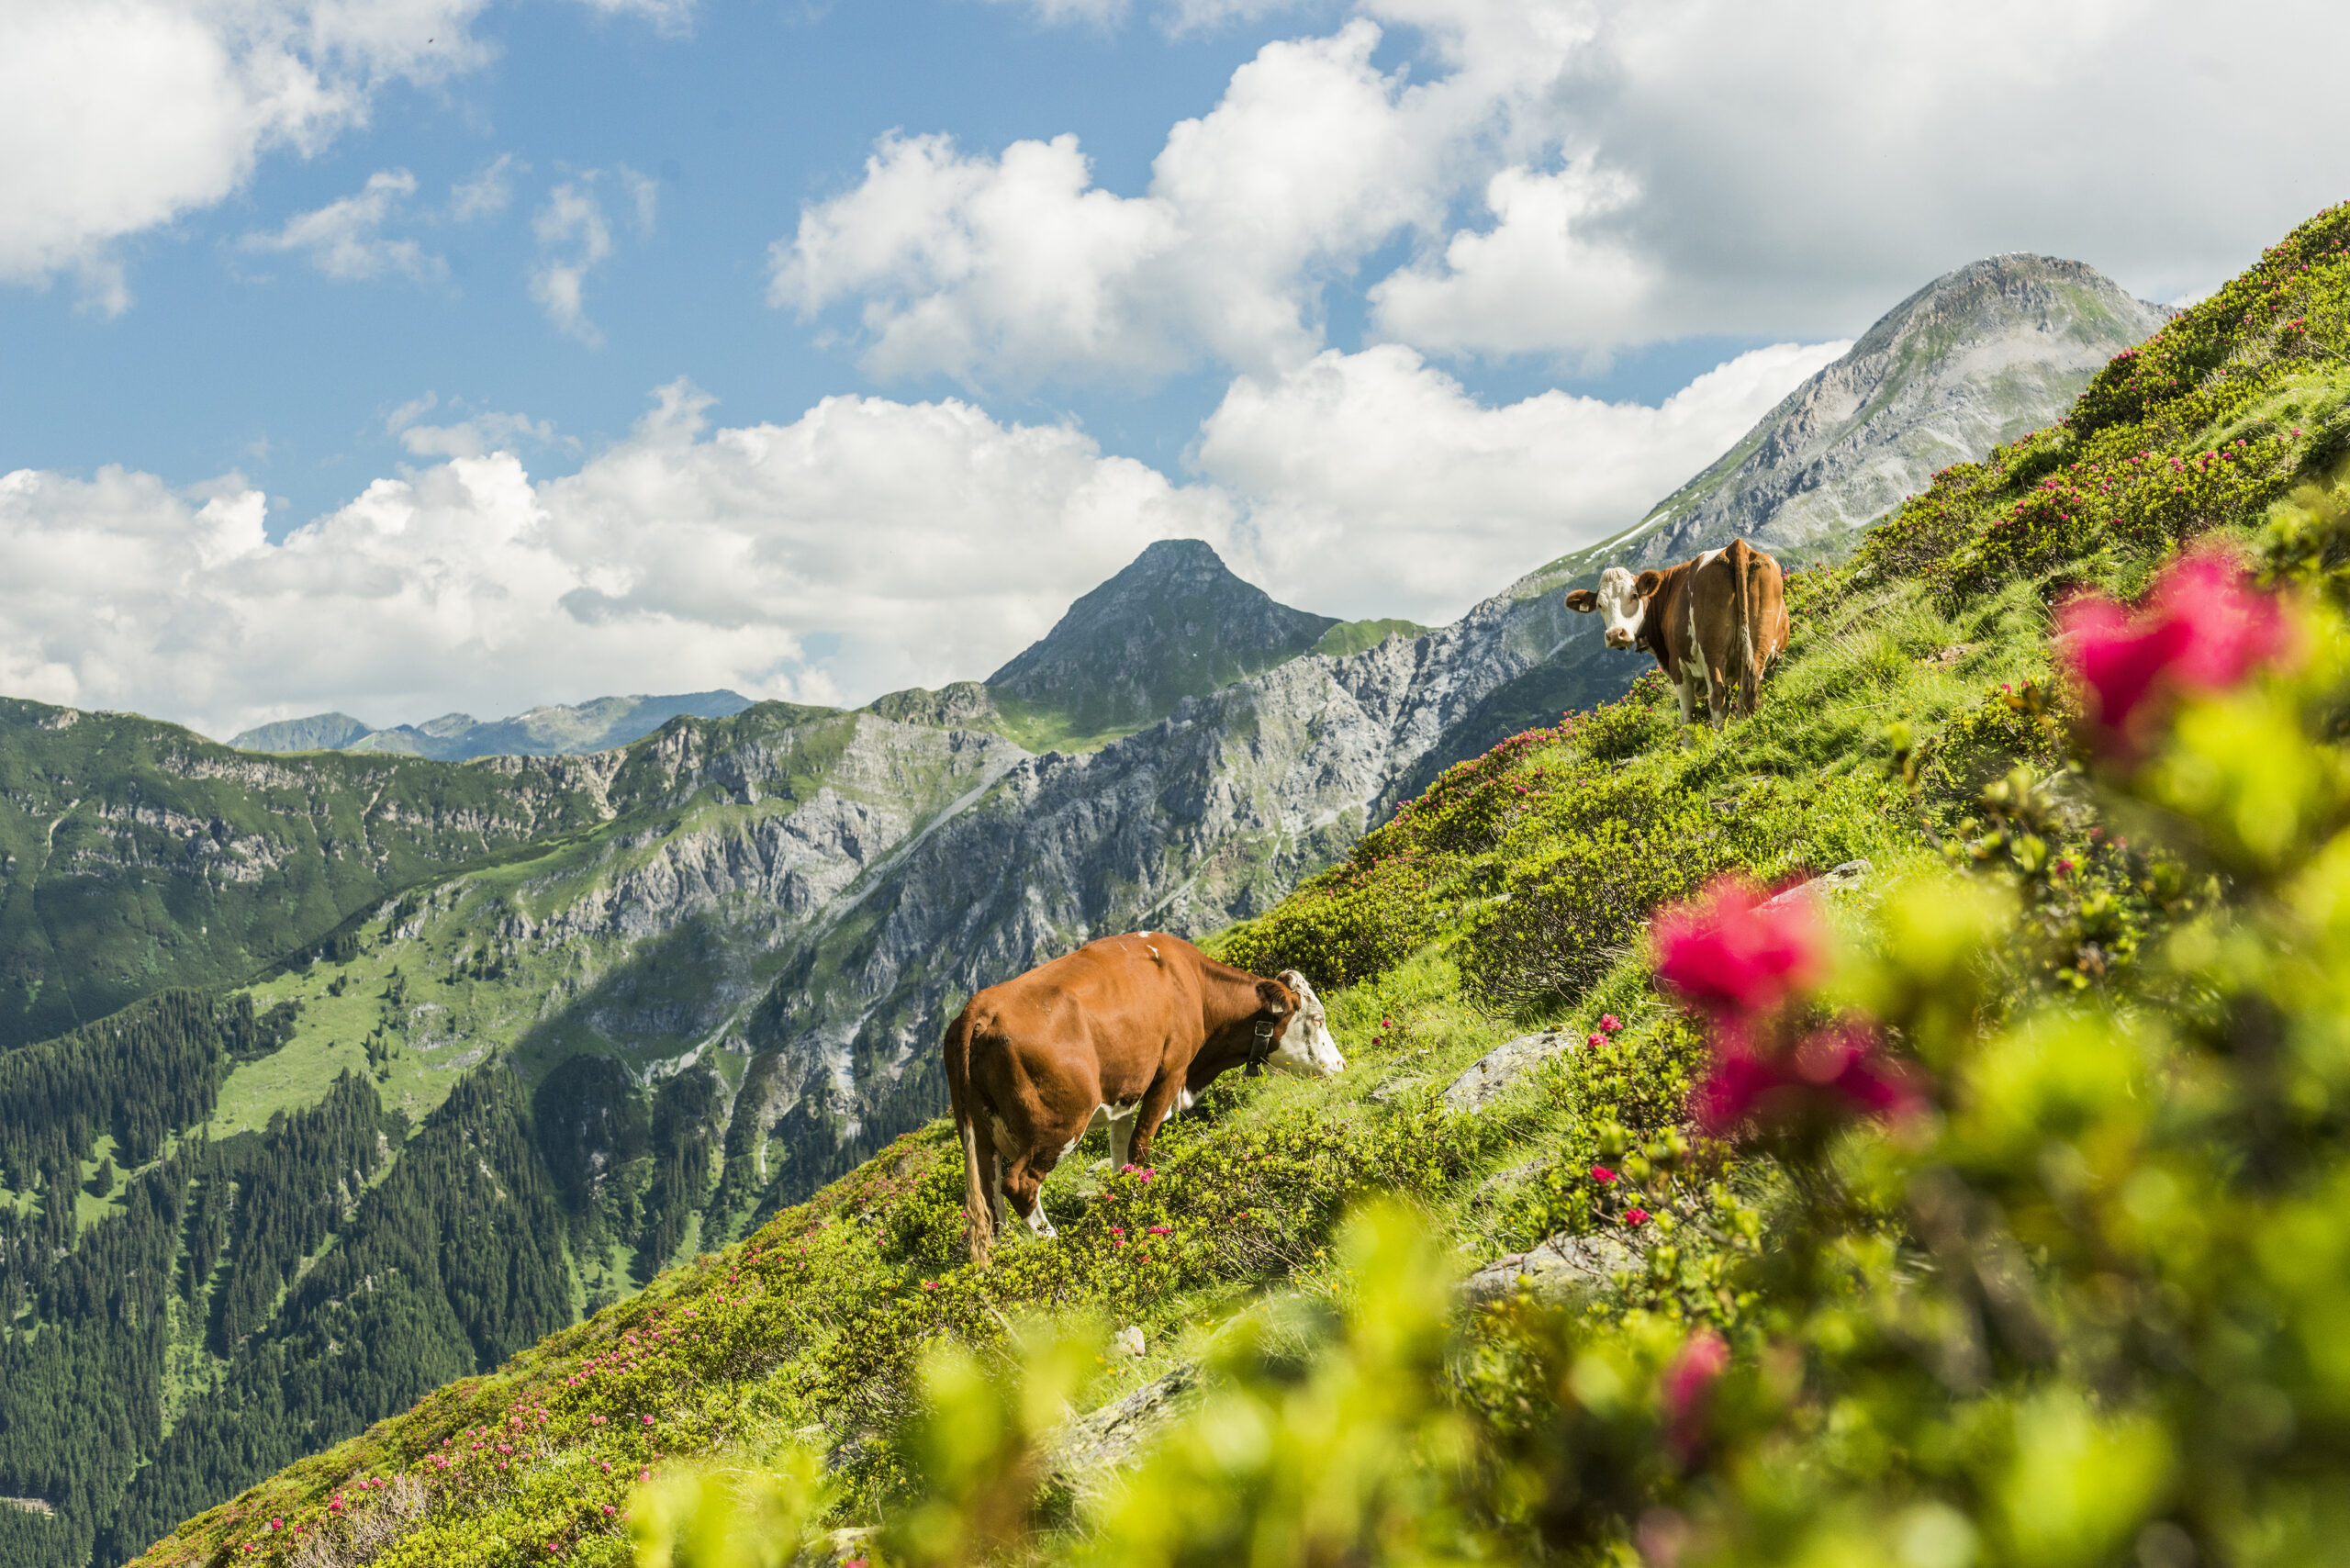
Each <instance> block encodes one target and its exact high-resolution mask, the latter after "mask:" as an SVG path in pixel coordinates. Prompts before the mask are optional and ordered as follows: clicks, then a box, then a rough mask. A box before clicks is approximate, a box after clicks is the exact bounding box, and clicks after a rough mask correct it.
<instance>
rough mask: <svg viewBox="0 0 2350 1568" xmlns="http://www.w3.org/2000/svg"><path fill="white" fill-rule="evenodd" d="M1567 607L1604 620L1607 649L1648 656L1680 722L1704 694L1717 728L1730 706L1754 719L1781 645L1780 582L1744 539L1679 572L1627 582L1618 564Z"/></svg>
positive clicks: (1785, 630)
mask: <svg viewBox="0 0 2350 1568" xmlns="http://www.w3.org/2000/svg"><path fill="white" fill-rule="evenodd" d="M1567 608H1568V609H1570V610H1575V611H1578V612H1579V613H1583V614H1588V613H1590V612H1591V611H1593V610H1599V611H1601V612H1603V613H1604V614H1605V615H1606V640H1607V645H1608V646H1609V647H1611V648H1646V649H1647V650H1648V651H1649V652H1650V653H1651V654H1654V655H1656V662H1657V664H1658V666H1660V667H1661V668H1662V669H1663V671H1664V678H1665V679H1666V680H1667V681H1668V682H1670V683H1671V684H1672V687H1673V694H1674V695H1675V696H1676V697H1678V698H1680V700H1681V722H1683V723H1684V724H1685V723H1690V722H1694V720H1695V711H1696V705H1697V699H1698V696H1699V694H1700V692H1701V691H1702V692H1703V694H1704V697H1705V699H1706V705H1707V709H1708V710H1709V711H1710V712H1711V714H1712V717H1713V722H1714V727H1715V728H1717V729H1719V728H1720V727H1721V726H1722V724H1723V723H1724V722H1727V720H1728V719H1729V708H1730V703H1731V701H1732V700H1733V693H1735V700H1736V702H1737V704H1738V710H1739V711H1740V713H1742V714H1744V715H1746V716H1747V717H1749V718H1751V717H1753V714H1754V709H1755V705H1756V704H1757V703H1758V702H1759V701H1760V700H1761V697H1762V672H1763V671H1765V670H1767V669H1769V668H1770V667H1771V661H1772V660H1774V659H1775V658H1777V657H1778V656H1779V655H1780V654H1781V653H1782V652H1784V651H1785V648H1786V645H1787V638H1788V635H1789V633H1790V632H1791V631H1792V627H1791V625H1790V623H1789V622H1788V620H1787V596H1786V584H1785V578H1783V577H1781V575H1780V572H1779V563H1778V562H1776V561H1774V560H1773V559H1772V558H1771V557H1770V556H1769V555H1766V554H1763V553H1762V551H1760V550H1757V549H1756V548H1754V546H1752V545H1751V544H1749V543H1747V542H1746V541H1745V540H1743V539H1733V540H1731V541H1730V542H1729V544H1728V545H1726V546H1724V547H1723V548H1721V549H1719V550H1708V551H1707V552H1706V553H1705V554H1702V555H1699V556H1697V557H1695V559H1692V560H1687V561H1684V562H1682V563H1681V564H1680V565H1679V566H1668V567H1666V568H1664V569H1663V570H1662V571H1646V572H1642V573H1641V574H1640V575H1639V577H1634V576H1633V575H1632V574H1631V573H1630V572H1629V571H1628V570H1626V569H1625V568H1624V567H1622V566H1610V567H1608V568H1607V569H1606V571H1604V572H1602V573H1600V574H1599V587H1598V588H1596V589H1592V588H1577V589H1575V590H1574V591H1573V592H1572V593H1570V594H1569V595H1567Z"/></svg>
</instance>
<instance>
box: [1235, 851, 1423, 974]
mask: <svg viewBox="0 0 2350 1568" xmlns="http://www.w3.org/2000/svg"><path fill="white" fill-rule="evenodd" d="M1433 874H1434V868H1433V866H1432V865H1431V864H1430V862H1429V861H1428V860H1427V859H1426V858H1424V857H1420V856H1418V855H1416V854H1412V853H1408V852H1407V853H1405V854H1403V855H1399V856H1397V857H1394V858H1393V859H1389V860H1377V861H1372V862H1370V863H1369V864H1367V865H1356V864H1352V863H1349V864H1348V865H1345V866H1342V867H1340V868H1338V869H1337V871H1336V872H1334V873H1326V874H1325V875H1324V876H1321V877H1316V878H1315V879H1312V880H1311V881H1309V882H1307V883H1306V884H1304V886H1303V887H1301V888H1299V889H1298V890H1297V891H1296V892H1295V893H1294V894H1292V896H1291V897H1290V898H1288V899H1287V900H1285V901H1283V902H1282V903H1281V906H1280V907H1279V908H1277V909H1275V910H1273V911H1272V912H1271V913H1268V914H1265V915H1262V916H1259V918H1258V919H1256V920H1252V921H1249V922H1247V923H1246V924H1241V925H1238V926H1236V927H1234V928H1233V929H1232V930H1231V931H1230V932H1228V933H1226V934H1225V936H1224V938H1223V940H1222V941H1221V942H1220V943H1219V944H1217V947H1216V951H1217V954H1218V956H1219V957H1221V958H1224V960H1225V962H1226V963H1232V964H1237V965H1239V966H1240V967H1241V968H1242V969H1253V970H1255V971H1256V972H1257V973H1259V974H1260V975H1270V974H1278V973H1280V972H1281V970H1283V969H1295V970H1297V971H1298V972H1299V973H1300V974H1302V975H1304V977H1305V978H1306V979H1307V980H1310V981H1311V982H1313V984H1314V985H1315V988H1316V989H1320V990H1332V989H1336V988H1337V987H1339V986H1344V985H1352V984H1354V983H1356V982H1357V981H1360V980H1369V979H1371V977H1372V976H1374V975H1378V974H1382V973H1384V972H1385V971H1386V970H1388V969H1393V968H1394V967H1395V966H1396V965H1397V964H1400V963H1402V962H1403V961H1404V959H1405V958H1409V957H1411V955H1412V954H1413V953H1414V952H1416V951H1417V950H1418V949H1419V948H1420V947H1421V946H1424V945H1425V944H1426V943H1427V942H1428V941H1429V940H1430V939H1432V938H1433V937H1434V936H1435V935H1436V932H1437V910H1436V902H1435V900H1434V899H1433V898H1432V897H1431V896H1430V891H1429V887H1430V879H1431V877H1432V875H1433Z"/></svg>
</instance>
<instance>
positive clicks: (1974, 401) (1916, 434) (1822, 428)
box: [1612, 252, 2168, 565]
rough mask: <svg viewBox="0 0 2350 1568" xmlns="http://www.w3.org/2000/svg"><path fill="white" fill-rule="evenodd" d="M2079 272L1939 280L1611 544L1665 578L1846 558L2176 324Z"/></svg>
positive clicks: (1968, 270) (1990, 263)
mask: <svg viewBox="0 0 2350 1568" xmlns="http://www.w3.org/2000/svg"><path fill="white" fill-rule="evenodd" d="M2167 314H2168V312H2166V311H2165V309H2164V308H2162V307H2161V306H2158V305H2152V304H2149V303H2147V302H2146V301H2144V300H2143V299H2137V298H2133V297H2131V295H2130V294H2129V293H2127V292H2126V291H2125V290H2123V289H2122V288H2121V286H2119V285H2117V284H2116V283H2114V282H2113V280H2112V279H2110V278H2109V277H2107V276H2105V274H2102V273H2100V272H2098V270H2097V269H2096V268H2094V267H2091V266H2088V265H2087V264H2086V263H2081V262H2073V261H2065V260H2064V259H2062V258H2059V257H2055V256H2035V255H2028V254H2023V253H2020V252H2018V253H2011V254H2008V255H1999V256H1989V257H1986V258H1985V259H1984V260H1982V261H1979V262H1972V263H1968V264H1967V265H1965V266H1963V267H1960V268H1958V269H1957V270H1956V271H1954V272H1950V273H1945V274H1943V275H1942V276H1941V277H1938V278H1936V279H1934V281H1933V282H1931V283H1930V284H1928V285H1926V286H1925V287H1923V288H1921V289H1919V290H1918V292H1917V293H1915V294H1913V295H1911V296H1910V297H1908V298H1907V299H1905V300H1903V301H1902V302H1901V303H1900V304H1898V305H1897V306H1895V307H1894V308H1892V309H1891V310H1889V311H1887V312H1886V314H1885V316H1884V317H1883V318H1882V319H1879V320H1878V321H1877V322H1876V323H1875V324H1874V326H1872V327H1870V328H1869V330H1867V331H1866V332H1864V333H1863V334H1862V335H1861V337H1860V339H1859V340H1858V341H1857V342H1854V343H1853V345H1852V349H1851V351H1850V352H1849V353H1846V354H1845V355H1844V357H1843V358H1841V359H1840V360H1838V361H1836V363H1835V364H1830V365H1829V366H1828V367H1827V368H1826V369H1824V370H1822V371H1820V372H1819V373H1818V375H1814V376H1812V377H1811V379H1809V380H1808V381H1807V382H1805V383H1804V384H1803V385H1802V386H1798V387H1797V388H1796V390H1795V391H1794V392H1792V393H1790V394H1788V396H1787V397H1786V398H1785V399H1784V400H1783V401H1782V402H1781V403H1780V404H1779V406H1778V407H1777V408H1775V409H1772V410H1771V411H1770V412H1769V413H1768V414H1766V415H1764V416H1763V418H1762V421H1761V422H1760V423H1758V424H1757V425H1756V426H1755V427H1754V428H1753V429H1752V430H1751V431H1748V432H1747V434H1746V436H1745V438H1744V439H1743V440H1741V441H1740V442H1739V443H1738V444H1737V445H1736V446H1734V447H1732V448H1731V449H1730V450H1729V452H1728V453H1726V454H1723V455H1722V457H1721V458H1720V460H1719V461H1718V462H1716V463H1715V464H1713V465H1711V466H1710V467H1708V468H1707V469H1706V470H1705V472H1703V473H1701V474H1699V475H1698V476H1696V477H1695V478H1694V479H1692V480H1690V481H1689V482H1688V483H1687V484H1686V485H1684V486H1683V487H1681V488H1680V489H1678V490H1675V491H1674V492H1673V494H1672V495H1670V496H1668V497H1666V498H1664V499H1663V500H1662V502H1660V503H1658V505H1657V506H1656V508H1655V509H1654V510H1651V512H1650V513H1649V515H1648V516H1647V517H1646V518H1644V519H1642V520H1641V521H1640V522H1639V525H1638V526H1637V527H1635V528H1634V529H1632V530H1631V531H1630V532H1628V533H1627V534H1626V535H1624V536H1623V538H1622V539H1621V540H1620V541H1619V542H1617V544H1616V547H1615V549H1614V550H1613V551H1612V554H1614V555H1615V556H1616V557H1617V558H1628V559H1633V560H1637V561H1638V562H1639V563H1640V564H1643V565H1655V564H1658V563H1661V562H1664V561H1669V560H1678V559H1680V558H1681V557H1683V556H1684V555H1687V554H1691V553H1693V552H1695V551H1698V550H1704V549H1710V548H1712V547H1713V546H1715V545H1718V544H1720V543H1725V542H1727V541H1729V540H1730V539H1732V538H1737V537H1741V536H1742V537H1745V538H1749V539H1754V540H1757V541H1759V542H1761V543H1763V544H1765V545H1766V546H1768V547H1771V548H1774V549H1779V550H1789V549H1794V550H1798V551H1803V550H1810V551H1812V552H1815V553H1817V552H1823V551H1824V552H1826V553H1831V554H1832V553H1835V552H1837V551H1838V550H1839V549H1840V548H1841V543H1842V542H1843V541H1844V540H1846V539H1847V538H1849V537H1851V536H1852V534H1853V533H1855V532H1857V531H1858V530H1859V529H1861V528H1863V527H1865V526H1866V525H1867V524H1869V523H1870V522H1873V521H1875V520H1876V519H1877V518H1878V517H1880V516H1882V515H1884V513H1885V512H1886V510H1888V509H1889V508H1891V507H1893V506H1896V505H1897V504H1898V503H1899V502H1900V501H1901V499H1902V498H1904V497H1905V496H1908V495H1912V494H1915V493H1916V492H1918V491H1919V490H1923V489H1924V488H1925V487H1927V486H1928V484H1930V482H1931V480H1932V477H1933V476H1934V475H1935V474H1936V473H1937V472H1939V471H1940V470H1942V469H1943V468H1946V467H1948V466H1949V465H1952V464H1953V463H1962V462H1968V461H1972V460H1973V459H1975V458H1977V457H1979V456H1981V455H1982V454H1984V453H1985V452H1986V451H1987V450H1988V449H1989V448H1990V447H1992V446H1993V445H1995V444H1997V443H1998V442H2003V441H2008V440H2010V439H2012V438H2014V437H2015V436H2018V435H2020V434H2022V433H2023V432H2024V431H2028V430H2032V429H2035V428H2037V427H2039V426H2041V425H2044V424H2046V423H2048V422H2049V421H2050V420H2054V419H2057V418H2059V417H2061V416H2062V415H2063V413H2064V411H2065V409H2066V408H2068V407H2069V406H2070V405H2071V403H2072V400H2073V399H2074V398H2076V397H2077V396H2078V395H2079V393H2080V390H2081V388H2082V387H2083V386H2087V383H2088V378H2089V377H2090V376H2091V375H2094V374H2096V372H2097V370H2098V367H2099V366H2100V365H2102V364H2105V362H2106V361H2107V360H2109V359H2110V358H2112V357H2113V355H2115V354H2116V353H2120V352H2121V350H2123V349H2125V348H2128V347H2130V346H2131V345H2132V344H2133V343H2137V342H2142V341H2143V340H2144V339H2145V338H2146V337H2147V336H2148V335H2149V334H2151V333H2152V332H2153V331H2154V330H2155V329H2156V328H2158V327H2160V326H2161V325H2162V323H2163V321H2164V319H2165V317H2166V316H2167Z"/></svg>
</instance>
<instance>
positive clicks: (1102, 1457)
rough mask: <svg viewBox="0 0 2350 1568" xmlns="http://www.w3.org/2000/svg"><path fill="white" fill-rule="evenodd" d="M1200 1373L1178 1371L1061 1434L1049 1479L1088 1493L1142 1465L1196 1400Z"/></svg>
mask: <svg viewBox="0 0 2350 1568" xmlns="http://www.w3.org/2000/svg"><path fill="white" fill-rule="evenodd" d="M1199 1382H1200V1374H1199V1369H1198V1368H1197V1367H1193V1366H1181V1367H1177V1368H1176V1369H1175V1370H1174V1371H1173V1372H1169V1373H1168V1374H1167V1375H1166V1376H1165V1377H1162V1378H1160V1379H1158V1381H1157V1382H1155V1383H1145V1384H1144V1385H1143V1386H1142V1387H1140V1388H1138V1389H1136V1390H1135V1391H1134V1392H1133V1393H1132V1394H1127V1395H1126V1396H1125V1398H1124V1399H1121V1400H1118V1401H1116V1402H1115V1403H1114V1404H1110V1405H1105V1406H1102V1408H1101V1409H1099V1410H1095V1411H1093V1412H1091V1413H1090V1414H1088V1415H1084V1416H1080V1417H1075V1418H1074V1419H1072V1420H1070V1421H1069V1423H1068V1424H1067V1425H1065V1426H1064V1427H1062V1428H1060V1430H1059V1431H1058V1432H1057V1433H1056V1434H1055V1436H1054V1439H1053V1443H1052V1457H1051V1459H1050V1460H1049V1462H1048V1463H1047V1471H1048V1474H1049V1476H1050V1477H1051V1478H1053V1479H1057V1480H1059V1481H1061V1482H1062V1483H1064V1484H1067V1485H1069V1487H1070V1488H1071V1489H1072V1490H1077V1491H1084V1490H1087V1489H1089V1487H1090V1486H1091V1485H1094V1484H1099V1483H1100V1482H1101V1481H1102V1480H1104V1479H1106V1478H1107V1473H1110V1472H1113V1471H1116V1470H1123V1469H1126V1468H1129V1467H1131V1466H1133V1465H1134V1464H1136V1463H1137V1462H1139V1461H1140V1460H1141V1459H1142V1456H1143V1450H1144V1448H1145V1447H1146V1446H1147V1444H1148V1443H1149V1441H1150V1439H1152V1438H1153V1437H1154V1436H1155V1435H1157V1434H1158V1431H1159V1430H1160V1429H1162V1428H1165V1427H1166V1426H1167V1425H1168V1424H1169V1422H1171V1421H1173V1420H1174V1419H1175V1417H1177V1416H1179V1415H1181V1413H1182V1412H1183V1410H1184V1408H1185V1407H1186V1406H1188V1405H1189V1404H1190V1403H1191V1402H1192V1399H1193V1398H1194V1397H1196V1395H1197V1394H1198V1391H1199Z"/></svg>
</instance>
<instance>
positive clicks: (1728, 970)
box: [1651, 877, 1828, 1017]
mask: <svg viewBox="0 0 2350 1568" xmlns="http://www.w3.org/2000/svg"><path fill="white" fill-rule="evenodd" d="M1651 933H1652V934H1651V946H1653V948H1654V951H1655V958H1656V977H1657V979H1659V980H1662V981H1663V982H1664V983H1665V984H1667V985H1669V986H1671V987H1672V988H1673V990H1675V991H1679V992H1680V993H1681V994H1682V995H1683V996H1684V997H1686V998H1688V999H1689V1000H1690V1001H1691V1002H1695V1003H1696V1004H1697V1005H1698V1006H1700V1007H1703V1008H1705V1009H1706V1010H1707V1011H1708V1012H1710V1013H1714V1014H1724V1015H1728V1016H1731V1017H1739V1016H1745V1015H1751V1014H1757V1013H1763V1012H1768V1011H1769V1010H1770V1009H1771V1008H1773V1007H1775V1006H1777V1005H1778V1004H1779V1002H1782V1001H1784V1000H1785V998H1786V996H1787V994H1788V993H1789V992H1790V991H1800V990H1802V989H1804V988H1806V987H1807V986H1808V985H1810V984H1811V983H1812V982H1813V981H1814V980H1818V977H1819V974H1820V971H1821V970H1822V969H1823V968H1824V967H1825V965H1826V960H1827V954H1828V942H1827V935H1826V933H1825V932H1824V931H1822V930H1821V928H1820V923H1819V912H1818V909H1817V908H1816V907H1814V905H1813V903H1812V902H1811V901H1810V900H1809V899H1807V898H1791V899H1784V900H1777V901H1770V902H1766V898H1765V895H1764V893H1763V892H1762V890H1760V889H1758V888H1756V887H1754V886H1753V885H1752V884H1751V883H1749V882H1746V881H1743V880H1740V879H1738V878H1735V877H1723V878H1719V879H1716V881H1715V882H1714V883H1713V885H1712V886H1710V887H1708V888H1707V890H1705V891H1704V892H1703V893H1700V894H1699V895H1698V896H1697V897H1696V899H1695V900H1694V901H1692V902H1688V903H1684V904H1678V905H1675V906H1674V907H1673V908H1672V909H1669V910H1666V911H1664V912H1663V913H1661V914H1659V915H1658V916H1657V917H1656V924H1655V925H1654V926H1653V927H1652V928H1651Z"/></svg>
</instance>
